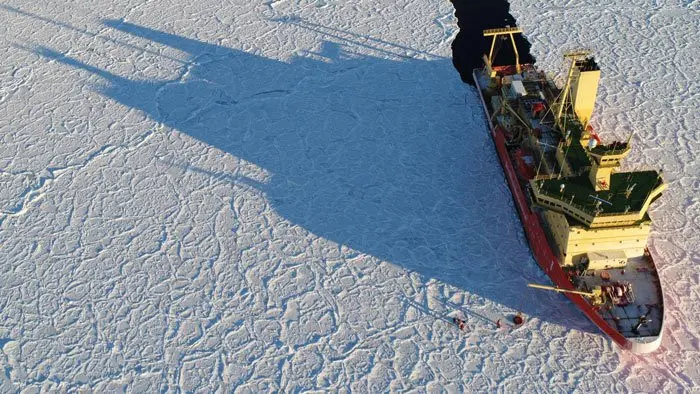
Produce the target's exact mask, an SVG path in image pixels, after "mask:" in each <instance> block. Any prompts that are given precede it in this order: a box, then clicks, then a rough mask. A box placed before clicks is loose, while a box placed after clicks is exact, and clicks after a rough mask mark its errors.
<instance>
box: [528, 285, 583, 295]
mask: <svg viewBox="0 0 700 394" xmlns="http://www.w3.org/2000/svg"><path fill="white" fill-rule="evenodd" d="M528 287H534V288H535V289H542V290H551V291H558V292H560V293H571V294H578V295H582V296H584V297H595V296H596V294H595V293H592V292H587V291H579V290H567V289H560V288H559V287H554V286H544V285H537V284H534V283H528Z"/></svg>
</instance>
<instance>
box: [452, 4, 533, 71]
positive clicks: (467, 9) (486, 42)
mask: <svg viewBox="0 0 700 394" xmlns="http://www.w3.org/2000/svg"><path fill="white" fill-rule="evenodd" d="M452 4H453V5H454V7H455V16H457V20H458V23H457V24H458V25H459V34H457V38H455V40H454V42H452V63H453V64H454V66H455V68H456V69H457V71H459V75H460V76H461V77H462V81H464V82H466V83H469V84H473V83H474V81H472V70H474V69H475V68H477V67H482V66H483V60H482V55H483V54H484V53H488V51H489V49H490V47H491V38H490V37H488V38H487V37H484V36H483V34H482V31H483V30H485V29H495V28H499V27H505V26H517V22H516V20H515V18H513V16H512V15H511V14H510V13H509V12H508V10H509V9H510V4H508V2H507V1H483V0H452ZM521 27H523V28H527V26H521ZM506 38H507V36H506ZM515 45H516V46H517V48H518V53H519V54H520V63H521V64H525V63H533V62H534V61H535V58H534V57H532V55H530V43H529V42H528V41H527V39H525V37H523V36H522V35H521V34H518V35H516V36H515ZM494 53H496V56H495V60H494V64H496V65H503V64H514V63H515V54H514V53H513V49H512V44H511V43H510V38H508V39H507V40H501V39H499V40H498V41H497V42H496V48H495V50H494Z"/></svg>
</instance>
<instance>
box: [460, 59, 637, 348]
mask: <svg viewBox="0 0 700 394" xmlns="http://www.w3.org/2000/svg"><path fill="white" fill-rule="evenodd" d="M478 72H479V70H474V73H473V78H474V82H475V83H476V86H477V90H478V91H479V97H480V98H481V104H482V106H483V108H484V113H485V114H486V118H487V119H488V122H489V127H490V129H491V137H493V142H494V145H495V146H496V152H497V153H498V157H499V160H500V161H501V165H502V167H503V172H504V173H505V176H506V180H507V181H508V187H509V188H510V191H511V193H512V195H513V201H514V202H515V206H516V207H517V210H518V214H519V215H520V221H521V222H522V225H523V228H524V230H525V235H526V237H527V240H528V243H529V244H530V249H531V250H532V254H533V256H534V257H535V260H536V261H537V263H538V264H539V266H540V267H541V268H542V270H544V272H545V273H547V275H548V276H549V277H550V279H551V280H552V282H554V284H555V285H556V286H558V287H559V288H562V289H568V290H575V289H574V287H573V285H572V284H571V282H570V281H569V279H568V277H567V275H566V273H565V272H564V270H563V269H562V268H561V266H560V263H559V259H558V258H557V257H556V255H555V254H554V252H553V251H552V247H551V246H550V245H549V241H548V240H547V236H546V235H545V230H544V228H543V227H542V222H541V221H540V217H539V215H538V214H537V213H535V212H533V211H532V209H531V208H530V205H529V204H528V200H527V198H526V197H525V191H524V190H523V185H521V183H520V181H519V180H518V176H517V173H516V170H515V168H514V167H513V164H512V161H511V159H510V156H509V155H508V150H507V148H506V141H505V136H504V135H503V132H502V130H500V129H499V128H497V127H495V126H494V124H493V122H492V121H491V119H490V117H489V111H488V108H487V106H486V102H485V100H484V96H483V94H482V91H481V89H482V88H481V87H480V86H479V78H478V76H477V73H478ZM566 296H567V297H569V299H570V300H571V301H572V302H573V303H574V304H576V306H577V307H578V308H579V309H580V310H581V311H582V312H583V313H584V314H585V315H586V316H587V317H588V318H589V319H590V320H591V321H592V322H593V323H595V325H596V326H598V328H600V330H601V331H603V332H604V333H605V334H607V335H608V336H609V337H610V338H611V339H612V340H613V341H614V342H616V343H617V344H618V345H620V346H621V347H622V348H624V349H628V350H633V351H634V349H633V347H634V344H633V343H632V342H630V341H629V340H628V339H627V338H625V337H624V336H623V335H622V334H621V333H620V332H619V331H617V329H615V328H613V327H612V326H610V324H608V322H607V321H605V319H603V318H602V317H601V316H600V315H599V314H598V312H597V311H596V310H595V309H594V307H593V306H592V305H591V304H590V303H589V302H588V301H587V300H586V299H585V298H583V297H582V296H580V295H578V294H571V293H567V294H566Z"/></svg>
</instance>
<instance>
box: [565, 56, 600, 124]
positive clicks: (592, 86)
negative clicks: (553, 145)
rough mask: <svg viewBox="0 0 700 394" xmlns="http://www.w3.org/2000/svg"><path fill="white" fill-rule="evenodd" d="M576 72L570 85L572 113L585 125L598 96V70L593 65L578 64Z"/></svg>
mask: <svg viewBox="0 0 700 394" xmlns="http://www.w3.org/2000/svg"><path fill="white" fill-rule="evenodd" d="M576 70H577V71H576V72H575V73H574V75H573V82H572V84H571V96H572V101H573V104H574V112H576V115H577V116H578V118H579V120H580V121H581V123H583V124H584V125H587V124H588V121H589V120H590V119H591V115H592V114H593V107H594V106H595V99H596V96H597V94H598V81H600V69H598V67H596V66H595V64H586V63H584V62H580V64H579V65H578V67H576Z"/></svg>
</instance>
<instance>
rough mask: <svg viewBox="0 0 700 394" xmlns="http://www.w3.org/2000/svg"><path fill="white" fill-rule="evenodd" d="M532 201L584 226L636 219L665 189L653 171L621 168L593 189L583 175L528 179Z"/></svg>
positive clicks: (622, 224) (623, 223)
mask: <svg viewBox="0 0 700 394" xmlns="http://www.w3.org/2000/svg"><path fill="white" fill-rule="evenodd" d="M530 186H531V189H532V193H533V197H534V200H535V202H536V203H537V204H538V205H540V206H542V207H545V208H547V209H551V210H553V211H557V212H560V213H563V214H565V215H567V216H568V217H569V218H573V219H575V220H577V221H578V222H581V223H582V224H584V225H585V226H587V227H590V228H594V227H613V226H625V225H631V224H634V223H638V222H640V221H642V220H644V218H645V217H646V212H647V209H648V208H649V205H650V204H651V203H652V202H653V201H654V200H655V199H656V198H657V197H658V196H659V195H660V194H661V192H663V191H664V190H665V189H666V184H665V183H664V182H663V179H662V178H661V174H660V173H659V172H657V171H653V170H652V171H638V172H621V173H615V174H612V175H611V176H610V185H609V188H608V189H607V190H600V191H596V190H595V189H594V187H593V186H592V185H591V182H590V179H589V177H588V176H587V175H585V174H583V175H580V176H573V177H566V178H562V179H556V178H552V179H539V180H535V179H533V180H531V181H530Z"/></svg>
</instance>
